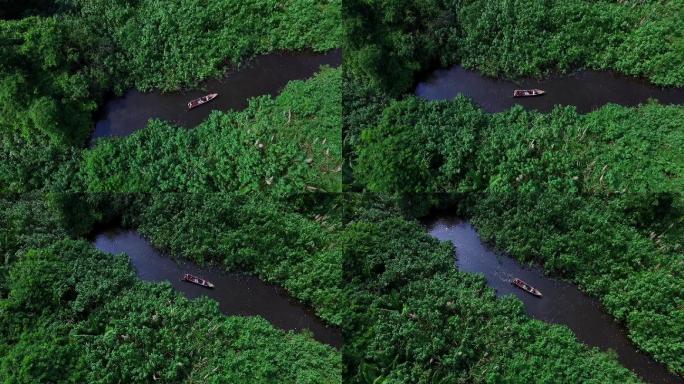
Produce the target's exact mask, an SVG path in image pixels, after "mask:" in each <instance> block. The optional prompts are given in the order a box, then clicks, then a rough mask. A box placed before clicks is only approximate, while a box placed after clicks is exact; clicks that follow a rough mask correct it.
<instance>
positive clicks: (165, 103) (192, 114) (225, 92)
mask: <svg viewBox="0 0 684 384" xmlns="http://www.w3.org/2000/svg"><path fill="white" fill-rule="evenodd" d="M341 62H342V52H341V51H340V50H333V51H330V52H327V53H324V54H321V53H314V52H290V53H272V54H267V55H262V56H258V57H256V58H255V59H253V60H252V61H250V62H249V63H247V64H246V65H245V66H244V67H243V68H240V69H239V70H236V71H233V72H231V73H229V74H228V75H226V76H224V77H221V78H219V79H212V80H208V81H206V82H204V83H202V84H200V86H199V87H198V88H197V89H193V90H188V91H183V92H171V93H162V92H140V91H136V90H131V91H128V92H127V93H126V94H124V95H123V96H122V97H119V98H115V99H113V100H110V101H109V102H108V103H107V104H106V105H105V106H104V108H103V109H102V111H101V112H100V116H99V120H98V121H97V123H96V125H95V131H94V132H93V134H92V138H91V145H92V144H93V143H94V142H96V141H97V139H98V138H102V137H108V136H127V135H130V134H131V133H133V132H135V131H137V130H139V129H142V128H145V127H146V126H147V122H148V120H149V119H152V118H159V119H163V120H167V121H171V122H174V123H176V124H178V125H180V126H183V127H186V128H192V127H194V126H196V125H198V124H199V123H201V122H202V121H203V120H204V119H206V118H207V117H208V116H209V114H210V113H211V111H213V110H222V111H226V110H235V111H239V110H242V109H244V108H246V107H247V105H248V101H249V99H250V98H253V97H256V96H261V95H271V96H275V95H277V94H279V93H280V92H281V91H282V89H283V88H284V87H285V85H287V83H288V82H289V81H292V80H303V79H308V78H309V77H311V76H313V75H314V74H315V73H316V72H318V71H319V69H320V67H321V66H323V65H328V66H331V67H337V66H339V65H340V64H341ZM208 93H218V94H219V96H218V97H217V98H216V99H214V100H212V101H210V102H209V103H207V104H204V105H202V106H199V107H197V108H194V109H192V110H188V107H187V104H188V101H190V100H193V99H196V98H198V97H201V96H204V95H206V94H208Z"/></svg>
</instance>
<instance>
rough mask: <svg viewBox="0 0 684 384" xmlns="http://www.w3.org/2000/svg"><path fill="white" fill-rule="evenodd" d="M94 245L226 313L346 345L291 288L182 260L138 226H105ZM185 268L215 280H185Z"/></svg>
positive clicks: (147, 277)
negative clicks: (202, 284)
mask: <svg viewBox="0 0 684 384" xmlns="http://www.w3.org/2000/svg"><path fill="white" fill-rule="evenodd" d="M93 245H94V246H95V247H96V248H97V249H99V250H101V251H104V252H107V253H111V254H119V253H125V254H127V255H128V257H129V258H130V261H131V264H132V265H133V267H134V268H135V270H136V273H137V275H138V277H140V278H141V279H142V280H145V281H168V282H170V283H171V285H172V286H173V288H174V289H175V290H176V291H179V292H181V293H183V294H184V295H185V296H186V297H188V298H191V299H192V298H195V297H199V296H207V297H209V298H212V299H214V300H216V301H217V302H218V304H219V308H220V310H221V312H222V313H224V314H226V315H238V316H261V317H263V318H264V319H266V320H268V321H269V322H270V323H271V324H272V325H273V326H274V327H276V328H280V329H284V330H292V331H301V330H308V331H311V333H312V334H313V336H314V338H315V339H316V340H318V341H320V342H322V343H326V344H329V345H331V346H333V347H336V348H340V347H341V346H342V334H341V331H340V330H339V329H337V328H335V327H331V326H328V325H327V324H325V323H324V322H323V321H322V320H321V319H319V318H318V317H317V316H316V315H315V313H314V312H313V311H312V310H311V309H310V308H308V307H306V306H305V305H303V304H302V303H300V302H298V301H297V300H295V299H294V298H292V297H291V296H289V295H288V294H287V292H286V291H285V289H283V288H282V287H279V286H277V285H273V284H268V283H265V282H264V281H262V280H260V279H259V278H257V277H255V276H251V275H247V274H243V273H226V272H223V271H222V270H221V268H219V267H200V266H198V265H197V264H194V263H191V262H189V261H186V260H176V259H174V258H171V257H169V256H167V255H165V254H163V253H161V252H159V251H158V250H157V249H155V248H154V247H153V246H152V245H151V244H150V243H149V242H148V241H147V240H146V239H144V238H143V237H142V236H140V234H138V233H137V232H136V231H133V230H125V229H120V228H116V229H110V230H106V231H101V232H99V233H98V234H97V235H96V236H95V237H94V240H93ZM184 273H190V274H193V275H195V276H200V277H203V278H206V279H207V280H209V281H211V282H212V283H214V285H215V288H214V289H207V288H204V287H200V286H198V285H195V284H191V283H188V282H184V281H181V280H180V277H181V276H182V275H183V274H184Z"/></svg>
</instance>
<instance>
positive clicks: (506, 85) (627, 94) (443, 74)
mask: <svg viewBox="0 0 684 384" xmlns="http://www.w3.org/2000/svg"><path fill="white" fill-rule="evenodd" d="M530 88H541V89H543V90H545V91H546V94H545V95H543V96H538V97H527V98H513V97H512V95H513V90H515V89H530ZM459 93H460V94H463V95H464V96H467V97H469V98H471V99H473V101H474V102H475V103H477V104H478V105H480V106H481V107H482V108H483V109H484V110H485V111H487V112H490V113H494V112H501V111H505V110H507V109H509V108H511V107H512V106H514V105H516V104H520V105H522V106H523V107H525V108H526V109H536V110H538V111H541V112H549V111H551V110H552V109H553V107H554V106H555V105H557V104H561V105H574V106H575V107H576V108H577V111H578V112H580V113H587V112H591V111H593V110H595V109H598V108H599V107H601V106H603V105H605V104H607V103H615V104H620V105H625V106H635V105H639V104H642V103H645V102H646V101H648V99H657V100H658V101H659V102H660V103H662V104H684V88H660V87H657V86H655V85H652V84H650V83H649V82H647V81H646V80H643V79H638V78H634V77H628V76H624V75H620V74H616V73H613V72H609V71H588V70H587V71H579V72H576V73H573V74H570V75H563V76H553V77H550V78H547V79H543V80H535V79H522V80H520V81H518V82H513V81H510V80H503V79H496V78H491V77H487V76H483V75H481V74H480V73H479V72H477V71H470V70H467V69H464V68H463V67H461V66H459V65H457V66H454V67H452V68H451V69H438V70H435V71H433V72H431V73H429V74H428V75H427V76H426V77H425V78H424V80H423V81H421V82H420V83H418V86H417V87H416V90H415V94H416V95H417V96H420V97H422V98H424V99H427V100H450V99H453V98H454V97H456V95H458V94H459Z"/></svg>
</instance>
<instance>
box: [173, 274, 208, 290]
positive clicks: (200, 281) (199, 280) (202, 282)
mask: <svg viewBox="0 0 684 384" xmlns="http://www.w3.org/2000/svg"><path fill="white" fill-rule="evenodd" d="M181 280H183V281H187V282H188V283H193V284H197V285H199V286H202V287H205V288H214V284H213V283H212V282H210V281H209V280H205V279H202V278H201V277H197V276H193V275H191V274H189V273H186V274H184V275H183V277H182V278H181Z"/></svg>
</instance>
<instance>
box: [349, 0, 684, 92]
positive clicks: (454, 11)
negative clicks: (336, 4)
mask: <svg viewBox="0 0 684 384" xmlns="http://www.w3.org/2000/svg"><path fill="white" fill-rule="evenodd" d="M343 7H344V8H343V15H344V20H345V27H346V29H347V35H348V39H346V43H345V44H346V45H345V54H346V57H345V63H346V64H347V65H348V68H349V70H350V72H352V73H353V75H354V77H357V78H360V79H363V81H364V82H368V83H370V84H372V85H373V86H375V87H377V88H380V89H382V90H383V91H385V92H388V93H389V94H391V95H394V96H396V95H398V94H401V93H403V92H406V91H408V90H409V88H410V87H411V86H412V84H413V82H414V77H415V75H416V74H417V73H420V72H421V71H425V70H427V69H430V68H431V67H433V66H435V65H441V66H446V65H452V64H455V63H462V64H463V65H464V66H466V67H467V68H471V69H477V70H479V71H481V72H483V73H485V74H488V75H492V76H495V75H504V76H506V77H520V76H542V75H544V74H547V73H549V72H556V71H558V72H568V71H570V70H573V69H577V68H587V67H588V68H594V69H615V70H618V71H621V72H623V73H626V74H629V75H634V76H645V77H648V78H649V79H650V80H651V81H652V82H654V83H656V84H660V85H669V86H683V85H684V70H682V68H684V66H683V65H682V64H684V62H683V60H684V55H682V52H683V51H684V35H682V30H684V24H683V23H684V21H682V20H684V19H683V18H682V17H681V15H682V14H683V13H684V3H682V2H681V1H608V0H601V1H587V0H572V1H559V0H552V1H546V0H535V1H523V0H514V1H509V0H495V1H492V0H459V1H451V2H445V1H438V0H428V1H420V2H415V1H385V2H371V1H365V0H351V1H346V2H344V4H343Z"/></svg>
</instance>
